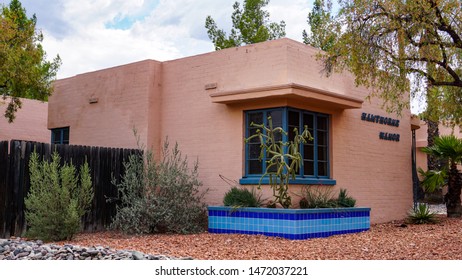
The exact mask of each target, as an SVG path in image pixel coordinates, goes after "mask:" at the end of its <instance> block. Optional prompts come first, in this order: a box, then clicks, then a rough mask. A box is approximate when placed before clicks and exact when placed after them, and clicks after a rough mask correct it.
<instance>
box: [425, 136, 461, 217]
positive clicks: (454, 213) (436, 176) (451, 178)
mask: <svg viewBox="0 0 462 280" xmlns="http://www.w3.org/2000/svg"><path fill="white" fill-rule="evenodd" d="M422 151H423V152H424V153H427V154H432V155H433V156H435V157H436V158H440V159H443V160H444V161H445V162H446V163H447V165H446V166H443V167H442V170H448V171H447V172H446V171H443V172H436V171H437V170H434V171H428V172H427V174H428V175H427V174H425V173H424V174H422V175H425V178H424V182H425V181H426V182H425V183H426V184H427V187H431V188H435V185H436V187H438V186H440V185H441V184H442V182H445V181H446V180H447V186H448V192H447V194H446V195H445V198H444V200H445V202H446V208H447V214H448V217H461V216H462V205H461V199H460V195H461V191H462V176H461V173H460V171H459V170H458V168H457V165H458V164H461V163H462V140H461V139H459V138H457V137H456V136H455V135H453V134H451V135H442V136H440V137H436V138H435V143H434V145H433V146H429V147H425V148H423V149H422ZM439 171H441V170H439Z"/></svg>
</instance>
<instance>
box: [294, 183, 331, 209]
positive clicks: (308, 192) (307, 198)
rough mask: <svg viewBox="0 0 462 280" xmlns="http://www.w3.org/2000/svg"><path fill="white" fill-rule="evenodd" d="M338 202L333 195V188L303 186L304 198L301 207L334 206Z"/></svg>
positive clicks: (301, 200)
mask: <svg viewBox="0 0 462 280" xmlns="http://www.w3.org/2000/svg"><path fill="white" fill-rule="evenodd" d="M334 207H337V202H336V200H335V199H334V197H333V196H332V190H331V189H328V188H312V187H309V186H305V187H303V188H302V198H301V199H300V208H302V209H306V208H334Z"/></svg>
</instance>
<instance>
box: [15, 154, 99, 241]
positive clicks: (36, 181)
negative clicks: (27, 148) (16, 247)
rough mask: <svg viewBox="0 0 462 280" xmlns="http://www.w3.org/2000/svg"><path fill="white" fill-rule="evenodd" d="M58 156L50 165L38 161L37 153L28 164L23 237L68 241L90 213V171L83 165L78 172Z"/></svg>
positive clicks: (32, 155) (53, 156) (91, 191)
mask: <svg viewBox="0 0 462 280" xmlns="http://www.w3.org/2000/svg"><path fill="white" fill-rule="evenodd" d="M60 161H61V158H60V156H59V154H58V153H57V152H54V153H53V155H52V157H51V162H48V161H45V160H40V159H39V155H38V154H37V153H36V152H33V153H32V154H31V158H30V161H29V170H30V190H29V193H28V195H27V197H26V198H25V201H24V203H25V206H26V210H25V218H26V222H27V225H28V230H27V233H26V235H27V236H28V237H30V238H34V239H42V240H44V241H58V240H64V239H67V240H70V239H72V237H73V236H74V234H75V233H77V232H79V230H80V221H81V218H82V216H83V215H85V213H86V212H87V211H88V210H89V209H90V206H91V203H92V200H93V188H92V182H91V176H90V168H89V167H88V164H87V163H86V162H85V163H84V164H83V165H81V167H80V172H79V174H77V170H76V168H75V167H74V165H72V163H71V164H67V163H64V165H62V166H61V165H60Z"/></svg>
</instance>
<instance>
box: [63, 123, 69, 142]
mask: <svg viewBox="0 0 462 280" xmlns="http://www.w3.org/2000/svg"><path fill="white" fill-rule="evenodd" d="M62 140H63V141H62V143H63V144H69V127H66V128H63V139H62Z"/></svg>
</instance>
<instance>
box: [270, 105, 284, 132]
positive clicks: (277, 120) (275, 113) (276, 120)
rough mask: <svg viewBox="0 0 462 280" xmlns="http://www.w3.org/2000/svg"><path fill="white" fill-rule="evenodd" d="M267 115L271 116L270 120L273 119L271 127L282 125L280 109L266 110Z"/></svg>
mask: <svg viewBox="0 0 462 280" xmlns="http://www.w3.org/2000/svg"><path fill="white" fill-rule="evenodd" d="M268 117H271V120H272V121H273V128H274V127H279V126H280V127H282V110H280V109H277V110H271V111H268V116H267V118H268Z"/></svg>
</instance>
